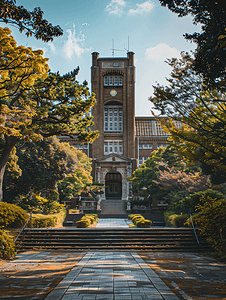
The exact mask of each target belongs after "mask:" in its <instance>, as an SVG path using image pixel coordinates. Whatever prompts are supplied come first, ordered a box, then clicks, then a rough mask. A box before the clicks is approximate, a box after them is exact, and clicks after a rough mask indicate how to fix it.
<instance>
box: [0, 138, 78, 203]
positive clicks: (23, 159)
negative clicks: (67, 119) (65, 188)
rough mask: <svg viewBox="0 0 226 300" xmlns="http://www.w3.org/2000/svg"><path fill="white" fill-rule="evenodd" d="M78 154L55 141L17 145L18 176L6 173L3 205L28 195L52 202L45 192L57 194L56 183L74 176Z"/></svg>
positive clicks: (45, 140) (67, 145) (46, 140)
mask: <svg viewBox="0 0 226 300" xmlns="http://www.w3.org/2000/svg"><path fill="white" fill-rule="evenodd" d="M79 152H80V151H78V150H76V149H75V148H74V147H72V146H70V145H69V144H68V143H61V142H60V141H59V139H57V138H56V137H50V138H44V139H43V140H41V141H38V142H30V143H24V144H23V145H22V147H20V145H19V147H17V156H18V165H19V168H20V169H21V170H22V175H21V176H20V177H19V178H15V176H12V174H11V172H9V171H8V172H6V175H5V179H4V198H3V199H4V201H5V202H11V203H12V202H13V201H14V200H15V198H16V197H18V196H19V195H22V194H23V195H27V194H28V193H31V192H35V193H37V192H38V193H42V196H43V197H46V198H54V196H53V195H49V191H51V190H56V191H57V183H58V181H60V180H63V179H64V178H65V177H66V176H67V175H68V174H71V173H74V172H75V170H76V169H77V168H78V165H80V164H81V162H80V156H81V154H80V153H79ZM56 200H57V199H56Z"/></svg>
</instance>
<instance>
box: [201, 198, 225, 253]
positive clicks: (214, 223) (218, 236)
mask: <svg viewBox="0 0 226 300" xmlns="http://www.w3.org/2000/svg"><path fill="white" fill-rule="evenodd" d="M201 203H202V204H200V205H198V206H197V210H198V211H199V214H198V215H196V216H195V222H196V223H197V225H198V226H199V228H200V233H201V234H202V235H204V236H206V237H207V241H208V242H209V244H210V245H211V246H213V248H214V249H216V250H217V251H218V252H220V253H222V254H224V255H225V254H226V200H225V199H220V200H216V199H212V198H210V197H203V198H202V199H201Z"/></svg>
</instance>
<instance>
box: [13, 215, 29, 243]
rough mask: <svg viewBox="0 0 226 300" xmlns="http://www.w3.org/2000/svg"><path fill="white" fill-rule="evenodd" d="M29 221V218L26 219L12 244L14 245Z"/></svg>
mask: <svg viewBox="0 0 226 300" xmlns="http://www.w3.org/2000/svg"><path fill="white" fill-rule="evenodd" d="M30 219H31V216H30V217H29V218H28V219H27V221H26V223H25V224H24V226H23V228H22V229H21V231H20V233H19V234H18V236H17V237H16V239H15V240H14V243H16V241H17V239H18V237H19V236H20V235H21V233H22V232H23V230H24V228H25V226H26V225H27V223H28V221H29V220H30Z"/></svg>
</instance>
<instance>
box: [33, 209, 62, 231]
mask: <svg viewBox="0 0 226 300" xmlns="http://www.w3.org/2000/svg"><path fill="white" fill-rule="evenodd" d="M65 217H66V210H63V211H61V212H59V213H57V214H52V215H41V214H36V215H32V219H31V227H32V228H49V227H56V226H61V225H62V224H63V222H64V219H65Z"/></svg>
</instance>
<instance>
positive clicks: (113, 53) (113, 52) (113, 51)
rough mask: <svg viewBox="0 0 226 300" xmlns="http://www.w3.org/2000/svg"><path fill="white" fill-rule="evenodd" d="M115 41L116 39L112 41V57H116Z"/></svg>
mask: <svg viewBox="0 0 226 300" xmlns="http://www.w3.org/2000/svg"><path fill="white" fill-rule="evenodd" d="M114 44H115V41H114V39H113V40H112V49H111V50H112V56H113V57H114V56H115V45H114Z"/></svg>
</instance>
